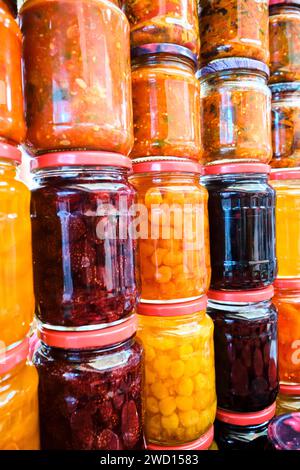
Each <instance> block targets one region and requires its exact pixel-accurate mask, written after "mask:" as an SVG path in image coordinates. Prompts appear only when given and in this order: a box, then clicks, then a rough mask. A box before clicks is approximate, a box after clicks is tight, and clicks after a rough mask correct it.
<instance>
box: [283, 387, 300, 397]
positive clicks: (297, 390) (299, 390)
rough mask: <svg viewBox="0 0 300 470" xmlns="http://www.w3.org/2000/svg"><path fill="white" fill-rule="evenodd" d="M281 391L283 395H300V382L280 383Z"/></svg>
mask: <svg viewBox="0 0 300 470" xmlns="http://www.w3.org/2000/svg"><path fill="white" fill-rule="evenodd" d="M279 393H280V394H281V395H287V396H295V397H299V396H300V384H297V385H288V384H280V389H279Z"/></svg>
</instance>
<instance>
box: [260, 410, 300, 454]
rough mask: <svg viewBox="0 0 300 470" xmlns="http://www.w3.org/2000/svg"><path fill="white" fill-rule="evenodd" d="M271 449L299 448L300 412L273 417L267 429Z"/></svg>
mask: <svg viewBox="0 0 300 470" xmlns="http://www.w3.org/2000/svg"><path fill="white" fill-rule="evenodd" d="M268 438H269V442H270V444H271V446H272V449H273V450H300V413H291V414H286V415H280V416H277V417H276V418H274V419H273V420H272V422H271V424H270V426H269V430H268Z"/></svg>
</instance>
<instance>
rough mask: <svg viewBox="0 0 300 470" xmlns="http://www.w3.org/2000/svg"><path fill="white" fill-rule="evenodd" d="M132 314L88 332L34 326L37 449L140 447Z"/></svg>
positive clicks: (140, 378) (138, 366) (138, 359)
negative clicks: (36, 339) (38, 425)
mask: <svg viewBox="0 0 300 470" xmlns="http://www.w3.org/2000/svg"><path fill="white" fill-rule="evenodd" d="M136 327H137V324H136V318H135V316H132V317H131V318H129V319H128V320H126V322H123V323H121V324H119V325H115V326H112V327H109V328H106V329H101V330H96V331H93V332H76V333H75V332H73V333H70V332H68V333H66V332H61V331H59V332H57V331H51V330H47V329H45V328H44V327H40V332H39V334H40V337H41V341H42V343H41V346H40V348H39V350H38V351H37V352H36V353H35V356H34V363H35V365H36V367H37V370H38V374H39V379H40V383H39V401H40V421H41V446H42V449H43V450H134V449H135V450H139V449H142V448H143V431H142V426H143V407H142V391H143V386H144V368H143V350H142V346H141V344H140V343H139V342H138V341H137V340H136V339H135V333H136Z"/></svg>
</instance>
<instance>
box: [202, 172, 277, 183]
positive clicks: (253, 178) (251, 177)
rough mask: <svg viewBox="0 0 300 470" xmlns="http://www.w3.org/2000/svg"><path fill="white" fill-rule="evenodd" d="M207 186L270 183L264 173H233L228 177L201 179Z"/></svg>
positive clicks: (206, 177) (212, 176)
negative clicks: (233, 183) (237, 182)
mask: <svg viewBox="0 0 300 470" xmlns="http://www.w3.org/2000/svg"><path fill="white" fill-rule="evenodd" d="M201 180H202V182H203V183H204V184H205V185H210V184H212V185H213V184H216V183H218V184H220V183H222V184H224V183H231V182H236V180H238V181H239V184H241V183H250V182H252V183H253V182H254V183H266V184H267V183H268V175H267V174H262V173H232V174H228V175H210V176H204V177H203V178H201Z"/></svg>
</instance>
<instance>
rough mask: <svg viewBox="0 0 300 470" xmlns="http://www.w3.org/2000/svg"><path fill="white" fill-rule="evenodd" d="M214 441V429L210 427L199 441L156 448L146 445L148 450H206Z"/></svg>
mask: <svg viewBox="0 0 300 470" xmlns="http://www.w3.org/2000/svg"><path fill="white" fill-rule="evenodd" d="M213 440H214V427H213V426H212V427H211V428H210V429H209V430H208V431H207V432H206V433H205V434H204V435H203V436H201V437H200V439H197V440H196V441H193V442H189V443H187V444H183V445H181V446H156V445H154V444H148V445H147V449H148V450H156V451H158V450H208V449H209V448H210V446H211V445H212V443H213Z"/></svg>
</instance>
